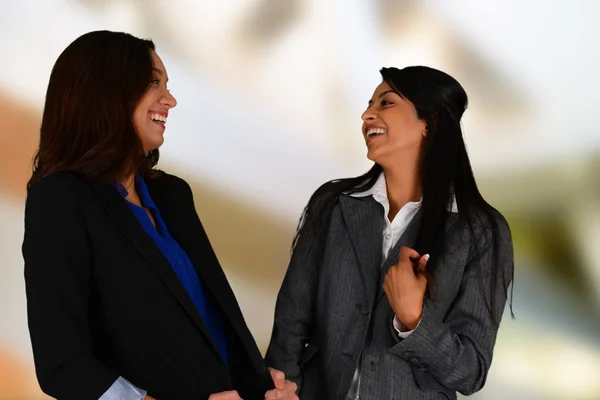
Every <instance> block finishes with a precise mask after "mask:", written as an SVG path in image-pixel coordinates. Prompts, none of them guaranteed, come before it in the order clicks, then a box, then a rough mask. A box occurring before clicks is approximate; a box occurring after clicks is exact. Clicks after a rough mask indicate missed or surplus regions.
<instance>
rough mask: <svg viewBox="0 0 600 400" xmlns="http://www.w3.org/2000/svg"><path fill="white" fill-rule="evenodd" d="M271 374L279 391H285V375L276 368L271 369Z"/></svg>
mask: <svg viewBox="0 0 600 400" xmlns="http://www.w3.org/2000/svg"><path fill="white" fill-rule="evenodd" d="M269 372H270V373H271V378H272V379H273V384H274V385H275V387H276V388H277V389H283V388H284V386H285V374H284V373H283V372H282V371H280V370H278V369H275V368H269Z"/></svg>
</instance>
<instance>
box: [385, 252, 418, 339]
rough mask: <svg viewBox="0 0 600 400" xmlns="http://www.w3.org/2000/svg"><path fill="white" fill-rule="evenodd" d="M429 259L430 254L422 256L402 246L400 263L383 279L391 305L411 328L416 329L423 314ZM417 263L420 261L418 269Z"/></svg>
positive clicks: (397, 315)
mask: <svg viewBox="0 0 600 400" xmlns="http://www.w3.org/2000/svg"><path fill="white" fill-rule="evenodd" d="M427 260H429V254H425V255H424V256H423V257H421V256H420V255H419V253H417V252H416V251H415V250H413V249H411V248H409V247H405V246H402V247H401V248H400V258H399V260H398V263H397V264H396V265H394V266H392V267H391V268H390V269H389V271H388V273H387V274H386V275H385V278H384V280H383V290H384V291H385V294H386V296H387V299H388V302H389V303H390V306H391V307H392V309H393V310H394V312H395V313H396V317H398V319H399V320H400V321H401V322H402V323H403V324H404V326H406V328H407V329H409V330H413V329H415V327H416V326H417V324H418V323H419V321H420V320H421V316H422V314H423V298H424V297H425V289H426V288H427V278H425V275H424V272H425V267H426V266H427ZM415 263H418V264H417V269H416V270H415V267H414V264H415Z"/></svg>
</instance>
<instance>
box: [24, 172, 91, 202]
mask: <svg viewBox="0 0 600 400" xmlns="http://www.w3.org/2000/svg"><path fill="white" fill-rule="evenodd" d="M90 195H91V189H90V186H89V185H88V184H87V183H86V182H85V181H84V180H82V179H81V178H79V177H78V176H77V175H75V174H74V173H71V172H57V173H54V174H51V175H48V176H46V177H44V178H42V179H41V180H40V181H39V182H37V183H35V184H33V185H32V186H31V188H30V189H29V190H28V192H27V204H28V205H30V204H38V203H50V204H52V203H59V204H65V205H69V206H72V205H73V204H75V203H77V202H78V201H80V200H81V199H82V198H85V197H88V196H90Z"/></svg>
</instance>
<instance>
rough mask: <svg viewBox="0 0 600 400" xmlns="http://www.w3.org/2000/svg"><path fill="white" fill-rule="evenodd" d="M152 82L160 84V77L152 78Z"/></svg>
mask: <svg viewBox="0 0 600 400" xmlns="http://www.w3.org/2000/svg"><path fill="white" fill-rule="evenodd" d="M152 84H153V85H160V79H153V80H152Z"/></svg>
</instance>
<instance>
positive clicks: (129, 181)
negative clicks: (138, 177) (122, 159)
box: [121, 174, 142, 207]
mask: <svg viewBox="0 0 600 400" xmlns="http://www.w3.org/2000/svg"><path fill="white" fill-rule="evenodd" d="M121 185H123V187H124V188H125V190H127V193H128V194H127V197H125V199H126V200H127V201H129V202H130V203H133V204H135V205H137V206H140V207H141V206H142V201H141V200H140V196H138V193H137V190H136V189H135V175H134V174H131V175H130V176H128V177H127V178H126V179H124V180H123V181H122V182H121Z"/></svg>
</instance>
